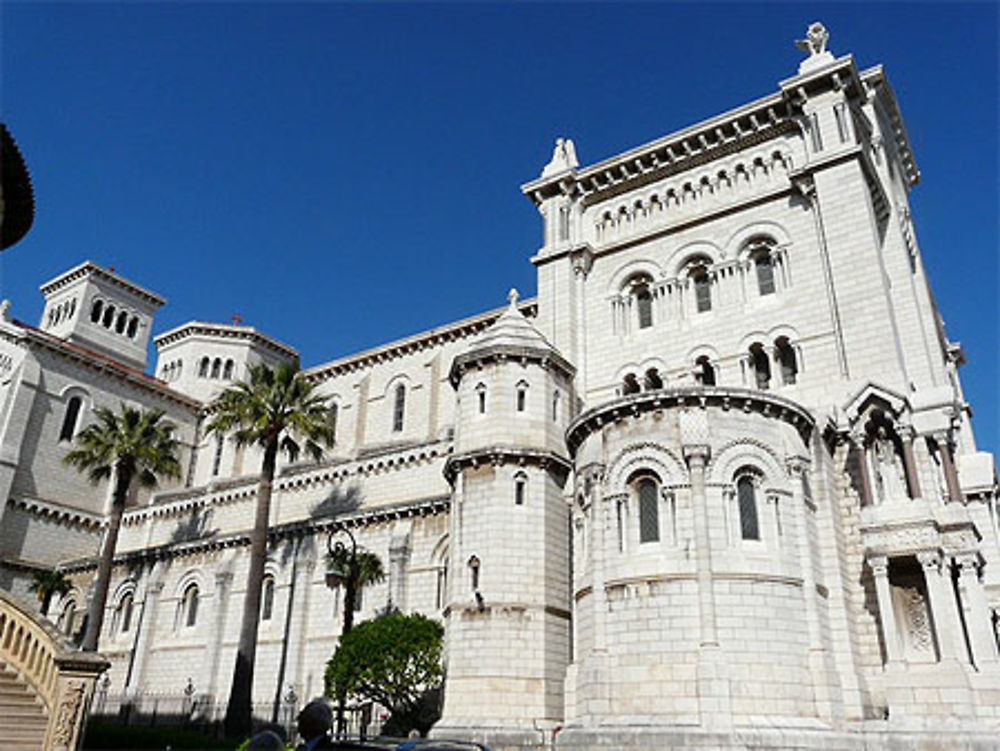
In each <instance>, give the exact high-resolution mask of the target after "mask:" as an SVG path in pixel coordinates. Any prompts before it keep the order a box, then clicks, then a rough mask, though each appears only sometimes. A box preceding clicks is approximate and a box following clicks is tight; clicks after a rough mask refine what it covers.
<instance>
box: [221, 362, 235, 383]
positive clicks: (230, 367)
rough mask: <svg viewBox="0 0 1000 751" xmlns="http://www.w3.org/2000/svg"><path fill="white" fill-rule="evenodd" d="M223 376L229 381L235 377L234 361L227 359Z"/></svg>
mask: <svg viewBox="0 0 1000 751" xmlns="http://www.w3.org/2000/svg"><path fill="white" fill-rule="evenodd" d="M222 377H223V378H224V379H226V380H227V381H228V380H230V379H231V378H232V377H233V361H232V360H226V367H225V368H223V369H222Z"/></svg>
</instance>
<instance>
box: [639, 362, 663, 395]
mask: <svg viewBox="0 0 1000 751" xmlns="http://www.w3.org/2000/svg"><path fill="white" fill-rule="evenodd" d="M643 386H645V388H646V391H655V390H656V389H662V388H663V379H662V378H660V373H659V371H657V369H656V368H650V369H649V370H647V371H646V377H645V378H644V379H643Z"/></svg>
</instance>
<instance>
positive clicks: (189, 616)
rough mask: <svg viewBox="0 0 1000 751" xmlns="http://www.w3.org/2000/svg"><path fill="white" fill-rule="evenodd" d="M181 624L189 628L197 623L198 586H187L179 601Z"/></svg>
mask: <svg viewBox="0 0 1000 751" xmlns="http://www.w3.org/2000/svg"><path fill="white" fill-rule="evenodd" d="M181 623H182V624H183V626H184V627H185V628H191V627H193V626H194V625H195V624H196V623H198V585H197V584H193V583H192V584H188V586H187V589H185V590H184V597H183V598H182V599H181Z"/></svg>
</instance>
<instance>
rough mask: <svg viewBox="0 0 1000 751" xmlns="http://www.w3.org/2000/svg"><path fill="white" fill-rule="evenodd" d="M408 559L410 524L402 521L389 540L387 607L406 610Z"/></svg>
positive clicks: (401, 610)
mask: <svg viewBox="0 0 1000 751" xmlns="http://www.w3.org/2000/svg"><path fill="white" fill-rule="evenodd" d="M409 560H410V524H409V523H408V522H403V523H399V524H398V528H397V529H396V530H394V531H393V534H392V538H391V539H390V541H389V602H388V603H387V605H389V607H394V608H397V609H398V610H399V611H400V612H403V613H405V612H406V568H407V564H408V563H409Z"/></svg>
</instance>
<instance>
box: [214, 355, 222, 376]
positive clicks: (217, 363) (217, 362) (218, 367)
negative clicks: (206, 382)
mask: <svg viewBox="0 0 1000 751" xmlns="http://www.w3.org/2000/svg"><path fill="white" fill-rule="evenodd" d="M221 375H222V359H221V358H218V357H216V358H215V359H214V360H212V378H218V377H219V376H221Z"/></svg>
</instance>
